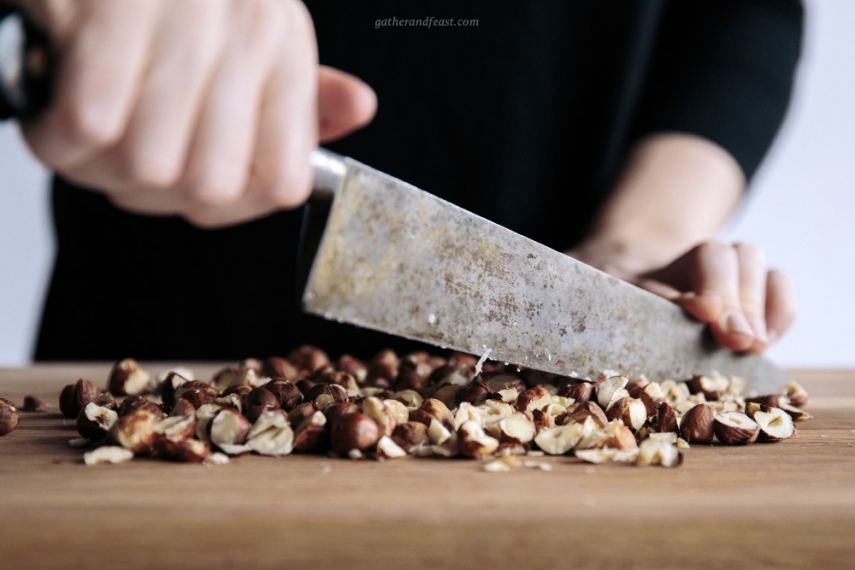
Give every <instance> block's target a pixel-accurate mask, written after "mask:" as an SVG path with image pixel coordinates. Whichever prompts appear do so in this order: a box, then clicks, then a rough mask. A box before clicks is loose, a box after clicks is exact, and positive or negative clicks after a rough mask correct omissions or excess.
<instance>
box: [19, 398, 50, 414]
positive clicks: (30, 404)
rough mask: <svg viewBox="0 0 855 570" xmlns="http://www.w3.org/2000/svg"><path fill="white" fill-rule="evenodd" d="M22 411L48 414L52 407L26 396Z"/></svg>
mask: <svg viewBox="0 0 855 570" xmlns="http://www.w3.org/2000/svg"><path fill="white" fill-rule="evenodd" d="M21 410H23V411H25V412H38V413H46V412H49V411H50V406H49V405H47V403H45V402H43V401H41V400H40V399H38V398H36V397H35V396H24V405H23V406H22V407H21Z"/></svg>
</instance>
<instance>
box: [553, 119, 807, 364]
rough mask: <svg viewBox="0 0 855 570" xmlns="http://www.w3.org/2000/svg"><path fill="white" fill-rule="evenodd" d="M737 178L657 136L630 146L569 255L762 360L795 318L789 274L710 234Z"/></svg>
mask: <svg viewBox="0 0 855 570" xmlns="http://www.w3.org/2000/svg"><path fill="white" fill-rule="evenodd" d="M744 187H745V178H744V176H743V174H742V171H741V170H740V168H739V165H738V164H737V163H736V161H735V160H734V159H733V158H732V157H731V156H730V155H729V154H728V153H727V152H726V151H725V150H723V149H722V148H721V147H719V146H717V145H716V144H714V143H712V142H710V141H708V140H706V139H703V138H700V137H697V136H694V135H687V134H677V133H665V134H659V135H654V136H651V137H649V138H647V139H645V140H643V141H642V142H640V143H639V144H638V146H637V147H636V148H635V150H634V152H633V153H632V154H631V156H630V158H629V160H628V161H627V164H626V165H625V167H624V170H623V175H622V176H621V178H620V180H619V181H618V182H617V184H616V186H615V188H614V189H613V192H612V194H611V196H610V198H609V200H608V201H607V202H606V204H605V206H604V208H603V210H602V211H601V213H600V215H599V217H598V218H597V220H595V222H594V225H593V226H592V230H591V232H590V235H589V237H588V239H587V240H586V241H585V242H584V243H583V244H581V245H580V246H579V247H578V248H576V249H574V250H573V251H571V252H569V254H570V255H571V256H573V257H575V258H576V259H579V260H580V261H584V262H585V263H588V264H590V265H593V266H594V267H597V268H599V269H602V270H603V271H605V272H606V273H610V274H612V275H614V276H615V277H619V278H621V279H624V280H626V281H630V282H632V283H635V284H636V285H638V286H640V287H643V288H645V289H647V290H649V291H651V292H653V293H656V294H658V295H661V296H663V297H665V298H667V299H671V300H672V301H674V302H675V303H677V304H678V305H680V306H682V307H683V308H684V309H685V310H686V311H688V312H689V313H691V314H692V315H694V316H695V317H696V318H698V319H700V320H701V321H703V322H707V323H710V326H711V328H712V331H713V334H714V336H715V338H716V339H717V340H718V342H719V343H720V344H721V345H722V346H725V347H727V348H730V349H732V350H739V351H747V352H752V353H760V352H763V351H764V350H765V349H766V348H767V347H768V346H769V345H771V344H772V343H774V342H775V341H776V340H777V339H779V338H780V337H781V336H782V335H783V334H784V333H785V332H786V330H787V329H788V328H789V326H790V325H791V324H792V322H793V320H794V319H795V316H796V295H795V290H794V288H793V285H792V282H791V280H790V277H789V275H787V274H786V273H784V272H783V271H780V270H777V269H769V268H768V267H767V265H766V257H765V254H764V252H763V250H762V249H760V248H759V247H758V246H756V245H753V244H749V243H736V244H727V243H723V242H721V241H718V240H716V239H715V236H716V234H717V233H718V232H719V231H720V230H721V228H722V226H724V224H725V223H726V222H727V220H728V218H729V217H730V216H731V215H732V214H733V212H734V210H736V208H737V207H738V206H739V203H740V201H741V198H742V194H743V192H744Z"/></svg>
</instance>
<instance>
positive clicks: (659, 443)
mask: <svg viewBox="0 0 855 570" xmlns="http://www.w3.org/2000/svg"><path fill="white" fill-rule="evenodd" d="M681 463H683V454H682V453H680V450H679V449H677V447H676V446H675V445H674V444H673V443H670V442H668V441H663V440H661V439H657V438H650V439H645V440H644V441H642V442H641V445H639V446H638V456H637V457H636V460H635V464H636V465H638V466H645V465H661V466H662V467H678V466H679V465H680V464H681Z"/></svg>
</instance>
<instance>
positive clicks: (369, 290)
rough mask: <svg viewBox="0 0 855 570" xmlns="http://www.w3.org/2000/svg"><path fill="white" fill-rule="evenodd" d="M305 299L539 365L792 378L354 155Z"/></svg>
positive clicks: (762, 384)
mask: <svg viewBox="0 0 855 570" xmlns="http://www.w3.org/2000/svg"><path fill="white" fill-rule="evenodd" d="M346 165H347V172H346V174H345V176H344V179H343V181H342V183H341V186H340V187H339V188H338V191H337V192H336V194H335V198H334V199H333V203H332V208H331V211H330V213H329V217H328V219H327V222H326V228H325V230H324V233H323V236H322V237H321V239H320V243H319V245H318V249H317V253H316V255H315V257H314V262H313V264H312V267H311V271H310V272H309V276H308V280H307V283H306V287H305V289H304V291H303V297H302V303H303V307H304V309H305V310H306V311H308V312H310V313H314V314H317V315H320V316H323V317H326V318H328V319H333V320H337V321H341V322H347V323H351V324H355V325H358V326H361V327H367V328H370V329H375V330H379V331H383V332H386V333H390V334H394V335H398V336H403V337H407V338H410V339H415V340H419V341H423V342H427V343H430V344H433V345H436V346H439V347H442V348H451V349H455V350H460V351H463V352H468V353H472V354H483V353H485V352H486V351H487V350H489V351H490V354H489V357H490V359H491V360H496V361H500V362H508V363H513V364H519V365H522V366H526V367H530V368H535V369H538V370H542V371H546V372H552V373H557V374H561V375H565V376H566V375H571V373H574V372H575V373H577V374H579V375H581V376H591V377H595V376H596V375H597V374H599V373H600V372H602V371H603V370H606V369H611V370H617V369H618V368H619V367H623V368H624V369H627V368H628V367H631V371H632V373H633V375H635V374H639V373H643V374H645V375H647V377H648V378H650V379H652V380H663V379H665V378H673V379H686V378H688V377H690V376H691V375H692V374H700V373H709V372H711V371H713V370H717V371H719V372H721V373H723V374H727V375H738V376H741V377H743V378H745V379H746V380H748V381H749V389H751V390H754V391H757V392H761V393H763V392H776V391H778V390H779V389H780V388H781V387H782V386H783V385H784V383H785V382H786V379H787V377H786V374H785V373H784V372H783V371H782V370H780V369H778V368H777V367H775V366H774V365H773V364H772V363H771V362H769V361H768V360H766V359H764V358H762V357H759V356H755V355H739V354H735V353H733V352H731V351H729V350H725V349H722V348H720V347H718V346H717V345H716V343H715V342H714V340H713V339H712V338H711V337H710V336H709V333H708V332H707V331H706V328H705V326H704V325H702V324H701V323H698V322H695V321H693V320H691V319H690V318H688V317H687V315H686V314H685V313H684V312H683V311H682V310H681V309H680V308H678V307H677V306H675V305H674V304H672V303H670V302H669V301H666V300H665V299H662V298H660V297H657V296H655V295H653V294H651V293H648V292H647V291H644V290H642V289H639V288H637V287H635V286H633V285H630V284H628V283H626V282H624V281H621V280H619V279H616V278H614V277H611V276H609V275H607V274H605V273H603V272H601V271H598V270H597V269H594V268H592V267H590V266H588V265H585V264H584V263H581V262H578V261H576V260H574V259H572V258H570V257H568V256H566V255H564V254H563V253H560V252H557V251H555V250H552V249H550V248H548V247H546V246H543V245H541V244H538V243H536V242H534V241H532V240H530V239H528V238H525V237H523V236H520V235H518V234H516V233H514V232H512V231H510V230H508V229H506V228H503V227H501V226H499V225H497V224H494V223H492V222H490V221H488V220H485V219H483V218H481V217H479V216H476V215H474V214H472V213H470V212H467V211H466V210H463V209H461V208H459V207H457V206H455V205H453V204H450V203H448V202H446V201H444V200H441V199H439V198H437V197H435V196H433V195H431V194H428V193H426V192H423V191H421V190H419V189H418V188H416V187H414V186H412V185H410V184H407V183H405V182H402V181H400V180H397V179H395V178H393V177H391V176H388V175H386V174H383V173H381V172H378V171H376V170H374V169H372V168H369V167H367V166H365V165H362V164H360V163H358V162H356V161H353V160H350V159H347V160H346Z"/></svg>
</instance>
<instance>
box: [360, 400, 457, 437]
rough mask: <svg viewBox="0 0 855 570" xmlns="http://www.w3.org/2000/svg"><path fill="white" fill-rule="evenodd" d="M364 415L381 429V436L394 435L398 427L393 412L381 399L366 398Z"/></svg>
mask: <svg viewBox="0 0 855 570" xmlns="http://www.w3.org/2000/svg"><path fill="white" fill-rule="evenodd" d="M362 413H364V414H365V415H366V416H368V417H369V418H371V419H372V420H374V423H376V424H377V426H378V427H379V428H380V434H381V435H385V436H390V435H392V433H393V432H394V431H395V426H397V425H398V422H397V421H396V420H395V415H394V414H393V413H392V410H391V409H389V408H388V407H387V406H386V404H385V403H383V400H381V399H380V398H374V397H370V398H365V400H364V401H363V402H362ZM449 413H450V412H449Z"/></svg>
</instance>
